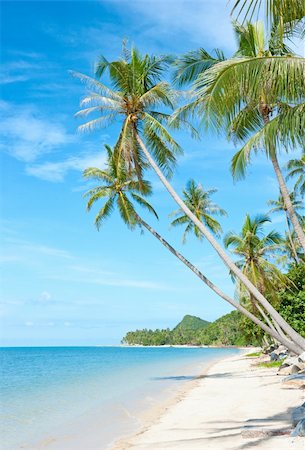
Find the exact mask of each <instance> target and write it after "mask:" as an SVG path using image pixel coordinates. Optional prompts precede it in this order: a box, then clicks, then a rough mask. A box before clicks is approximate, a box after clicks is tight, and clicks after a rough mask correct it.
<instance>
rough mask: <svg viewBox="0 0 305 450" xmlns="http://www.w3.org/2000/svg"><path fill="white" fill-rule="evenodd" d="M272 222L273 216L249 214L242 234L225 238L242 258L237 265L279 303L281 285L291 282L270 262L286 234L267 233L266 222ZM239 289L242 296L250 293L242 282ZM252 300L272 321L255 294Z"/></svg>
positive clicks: (225, 242)
mask: <svg viewBox="0 0 305 450" xmlns="http://www.w3.org/2000/svg"><path fill="white" fill-rule="evenodd" d="M268 222H270V219H269V217H267V216H264V215H258V216H256V217H254V218H253V219H252V218H251V217H250V216H249V214H247V215H246V218H245V222H244V225H243V227H242V231H241V233H239V234H236V233H234V232H229V233H227V234H226V236H225V237H224V244H225V247H226V248H230V249H231V251H232V253H234V254H235V255H238V257H239V258H240V259H239V260H238V261H236V265H237V266H238V267H239V268H240V269H241V270H242V271H243V273H244V274H245V275H246V276H247V277H248V278H249V279H250V280H251V281H252V282H253V283H255V284H256V285H257V286H259V289H260V291H261V292H262V293H263V294H264V295H268V296H269V298H272V300H273V302H274V303H275V304H276V303H277V302H278V296H277V292H278V290H279V288H280V287H281V286H282V287H285V286H286V285H287V277H285V276H284V275H283V274H282V273H281V272H280V271H279V270H278V268H277V267H276V266H275V265H274V264H272V263H271V262H270V259H271V257H274V256H275V254H277V253H278V252H279V245H280V244H281V242H282V237H281V236H280V234H279V233H277V232H276V231H274V230H272V231H270V232H269V233H268V234H265V233H264V225H266V223H268ZM238 291H239V294H240V297H244V296H245V295H247V294H248V293H247V292H245V289H244V286H243V285H241V284H240V283H238ZM249 299H250V301H251V303H252V305H253V306H254V307H255V308H256V309H258V310H259V312H260V313H261V314H262V316H263V317H264V318H265V319H266V320H268V319H267V316H266V315H265V314H264V312H263V311H262V310H261V308H260V307H259V305H257V302H256V300H255V298H253V296H252V295H251V294H250V296H249ZM275 325H276V324H275Z"/></svg>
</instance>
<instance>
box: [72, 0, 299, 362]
mask: <svg viewBox="0 0 305 450" xmlns="http://www.w3.org/2000/svg"><path fill="white" fill-rule="evenodd" d="M261 3H262V1H254V0H249V1H245V0H243V1H242V2H240V0H236V1H235V5H234V10H235V11H239V13H241V14H244V15H245V16H246V18H247V15H249V14H251V15H253V14H254V13H255V11H256V9H255V8H256V7H257V6H258V5H260V4H261ZM265 3H266V11H267V13H268V14H267V18H268V20H267V24H268V25H267V31H264V27H263V25H262V23H260V22H255V23H250V22H246V21H244V22H243V23H242V24H239V23H237V22H236V21H235V22H233V26H234V29H235V33H236V37H237V42H238V50H237V52H236V53H235V54H234V55H233V56H231V57H230V58H227V59H226V58H225V57H224V54H223V52H222V51H220V50H216V51H215V55H214V56H212V55H210V54H209V53H208V52H207V51H206V50H204V49H200V50H198V51H193V52H190V53H188V54H186V55H183V56H182V57H179V58H177V59H173V58H172V57H168V56H162V57H157V56H150V55H144V56H143V55H141V54H140V53H139V52H138V51H137V50H136V48H132V49H131V50H128V49H127V48H126V46H125V45H124V46H123V54H122V57H121V58H120V59H118V60H116V61H111V62H109V61H107V60H106V58H104V57H101V58H100V60H99V62H98V64H97V67H96V78H92V77H89V76H87V75H83V74H80V73H76V72H73V73H72V74H73V75H74V76H75V77H77V78H79V79H80V80H81V81H83V82H84V83H85V84H86V86H87V87H88V88H89V89H90V92H89V93H88V95H87V96H86V97H85V98H84V99H83V100H82V102H81V107H82V109H81V111H80V112H79V113H77V115H78V116H81V117H86V116H87V115H89V114H95V116H94V118H93V119H92V120H90V121H88V122H86V123H85V124H83V125H81V126H80V130H82V131H90V130H93V129H95V128H96V127H100V126H110V125H111V124H112V123H113V122H115V121H116V122H117V121H119V122H120V123H121V131H120V133H119V136H118V138H117V141H116V143H115V145H114V146H113V148H111V147H109V146H107V147H106V150H107V155H108V164H107V167H106V169H104V170H101V169H97V168H88V169H87V170H85V173H84V175H85V177H86V178H90V179H95V180H96V181H97V182H98V183H99V184H98V185H97V186H96V187H95V188H93V189H91V190H90V191H89V192H88V193H87V195H88V196H89V201H88V209H90V208H91V207H92V205H93V204H94V203H95V202H96V201H97V200H100V199H104V203H103V206H102V207H101V208H100V210H99V212H98V214H97V216H96V220H95V221H96V225H97V226H98V227H100V225H101V224H102V223H103V221H104V219H106V218H108V217H109V215H110V214H111V212H112V211H113V209H114V207H115V206H116V207H117V208H118V210H119V212H120V215H121V217H122V219H123V221H124V222H125V223H126V224H127V226H128V227H129V228H131V229H133V228H135V227H138V226H140V227H141V228H143V227H144V228H145V229H147V230H148V231H149V232H151V233H152V235H153V236H154V237H156V238H157V239H158V240H159V241H160V242H161V243H162V244H163V245H164V246H165V247H166V248H167V249H168V250H169V251H170V252H171V253H173V254H174V255H175V256H176V257H178V258H179V259H180V260H181V261H182V262H183V263H184V264H186V266H187V267H189V268H190V269H191V270H192V271H193V272H194V273H195V274H196V275H197V276H198V277H199V278H200V279H201V280H202V281H203V282H204V283H206V284H207V285H208V286H209V287H210V288H211V289H212V290H214V292H216V293H217V294H218V295H220V296H221V297H222V298H223V299H224V300H226V301H228V302H229V303H230V304H232V305H233V306H234V307H236V308H237V309H238V310H240V311H241V312H242V313H243V314H245V315H246V316H247V317H248V318H250V319H251V320H252V321H253V322H254V323H256V324H257V325H259V326H260V327H261V328H262V329H263V330H264V331H265V332H266V333H268V334H269V335H270V336H272V337H273V338H274V339H276V340H277V341H279V342H281V343H283V344H284V345H286V346H287V347H288V348H289V349H290V350H291V351H293V352H295V353H301V352H302V351H304V350H305V339H304V338H303V337H302V336H301V335H300V334H299V333H297V332H296V331H295V330H294V329H293V328H292V327H291V326H290V325H289V324H288V323H287V322H286V321H285V320H284V319H283V317H281V315H280V314H279V313H278V311H277V309H276V306H277V305H276V301H277V300H276V293H277V291H278V289H277V288H276V284H277V285H278V283H281V284H285V283H286V282H287V280H286V277H285V276H284V275H283V274H282V273H281V272H280V270H279V269H278V268H277V266H276V265H274V264H273V263H272V262H271V257H272V256H274V252H278V253H280V252H281V251H282V253H285V252H283V250H280V247H281V244H282V238H281V236H279V234H278V233H277V232H275V231H271V232H269V233H268V234H264V233H263V226H264V224H265V223H266V222H267V221H268V220H269V218H268V217H266V216H258V217H256V218H251V217H250V216H247V217H246V220H245V224H244V226H243V229H242V232H241V234H240V235H237V234H234V233H229V234H227V235H226V236H225V239H224V243H225V246H226V247H228V248H231V249H233V253H235V254H237V255H238V256H239V258H240V259H239V261H237V263H235V262H233V260H232V259H231V258H230V257H229V256H228V255H227V253H226V252H225V250H224V248H223V247H222V246H221V244H220V243H219V241H218V240H217V238H218V237H219V235H220V233H221V231H222V230H221V226H220V224H219V222H218V221H217V219H216V218H215V216H217V215H219V216H221V215H225V214H226V213H225V211H224V210H223V209H221V208H220V207H218V206H217V205H216V204H214V203H213V202H212V201H211V198H210V197H211V195H212V194H213V192H214V190H210V191H205V190H204V189H203V188H202V186H201V185H200V184H197V183H196V182H195V181H194V180H190V181H189V183H188V184H187V186H186V188H185V190H184V192H183V196H182V197H180V196H179V195H178V194H177V192H176V191H175V190H174V188H173V187H172V185H171V184H170V182H169V179H170V176H171V174H172V173H173V170H174V168H175V165H176V162H177V157H178V156H179V154H181V152H182V149H181V147H180V145H179V144H178V143H177V142H176V140H175V139H174V138H173V136H172V135H171V133H170V130H171V129H176V128H179V129H180V128H183V129H187V130H189V131H190V132H191V134H192V135H193V136H194V137H196V136H197V134H198V133H197V130H196V129H195V127H194V126H193V124H192V122H194V121H195V122H196V125H197V124H198V125H199V129H200V130H201V129H202V128H205V127H207V128H212V129H213V130H214V131H215V132H224V133H225V134H226V136H227V137H228V139H231V138H234V140H235V142H236V143H237V144H238V143H240V144H241V148H240V150H239V151H238V152H237V153H236V155H235V156H234V157H233V159H232V165H231V169H232V174H233V176H234V177H236V178H238V177H241V176H244V175H245V171H246V166H247V164H248V163H249V162H250V157H251V156H252V153H255V152H257V151H258V150H263V151H265V152H266V155H267V157H268V158H269V159H270V161H271V163H272V165H273V168H274V171H275V174H276V177H277V180H278V183H279V190H280V198H279V200H278V201H276V202H273V203H272V204H271V206H273V210H279V209H281V210H283V211H284V212H285V214H286V216H287V224H288V228H287V239H288V241H289V246H290V248H291V255H292V260H294V261H295V262H296V263H297V264H302V263H303V260H304V251H305V233H304V221H303V220H302V217H301V216H300V214H299V212H300V208H302V203H301V204H299V203H296V202H299V200H298V198H297V195H298V194H300V195H301V196H302V195H304V190H305V173H304V167H305V166H304V156H303V157H302V158H301V159H300V160H292V161H290V163H289V164H288V169H289V173H288V177H289V176H290V177H297V181H296V190H295V192H294V193H291V192H289V190H288V187H287V185H286V181H285V177H284V175H283V173H282V170H281V168H280V165H279V162H278V153H279V151H280V150H282V149H283V150H284V151H287V152H288V151H290V150H291V149H292V148H294V147H299V148H301V149H302V151H304V148H305V114H304V112H305V59H304V58H301V57H299V56H296V55H294V54H293V53H292V51H291V50H290V49H289V48H288V46H287V45H286V44H285V41H284V38H285V37H287V36H290V35H291V34H292V33H294V34H296V33H299V34H300V35H302V36H304V23H305V22H304V17H305V3H304V2H303V1H300V0H286V1H285V2H279V0H273V1H272V0H266V1H265ZM279 3H280V4H281V5H280V6H281V7H280V6H279ZM283 3H285V5H286V6H285V8H283V7H282V6H283ZM246 4H247V8H245V5H246ZM255 5H256V6H255ZM169 70H172V71H173V72H174V82H173V84H174V86H179V87H181V86H183V85H187V91H186V92H184V93H183V96H182V95H181V92H179V91H178V90H177V89H176V88H174V87H173V86H172V85H171V84H170V83H168V82H167V81H164V80H165V77H167V78H168V71H169ZM105 72H108V76H109V78H110V81H111V84H110V86H106V85H105V84H103V83H102V82H101V79H102V77H103V76H104V75H105ZM182 97H183V98H185V97H186V98H187V101H186V103H185V104H183V105H182V106H180V107H178V108H177V104H178V105H179V102H180V105H181V102H182V101H183V100H181V98H182ZM149 168H150V169H153V170H154V171H155V173H156V174H157V176H158V177H159V179H160V180H161V182H162V183H163V185H164V187H165V188H166V189H167V191H168V193H169V194H170V195H171V196H172V197H173V199H174V201H175V202H176V203H177V205H178V207H179V209H178V211H176V212H175V213H174V215H175V219H174V220H173V222H172V224H173V225H174V226H176V225H183V226H184V227H185V231H184V240H185V238H186V236H187V234H188V233H189V232H194V234H195V236H196V237H197V238H199V239H202V238H203V237H204V238H205V239H206V240H207V241H208V242H209V243H210V244H211V245H212V246H213V248H214V249H215V251H216V253H217V254H218V255H219V256H220V258H221V259H222V260H223V262H224V264H225V265H226V266H227V267H228V269H229V270H230V273H231V275H232V277H233V278H234V279H235V280H236V283H237V289H238V291H239V293H240V300H242V298H246V299H247V301H248V303H249V304H248V303H247V302H245V301H244V302H243V301H240V302H236V301H235V300H233V299H231V298H230V297H229V296H227V295H226V294H225V293H223V292H222V291H221V290H220V289H219V288H218V287H217V286H215V285H214V284H213V283H212V282H211V281H210V280H208V279H207V278H206V277H205V275H204V274H202V273H201V272H200V271H199V270H198V269H197V268H196V267H195V266H194V265H192V264H191V263H190V262H189V261H188V260H187V259H186V258H184V256H183V255H181V254H180V253H179V252H177V251H176V250H175V249H174V248H173V247H172V246H171V245H170V244H169V243H168V242H167V241H166V240H165V239H163V238H162V237H161V236H160V235H159V234H158V233H157V232H156V231H155V230H154V229H153V228H152V227H151V226H150V225H149V224H147V223H146V222H145V221H144V220H143V218H142V217H141V216H140V213H139V212H138V210H137V209H136V206H135V204H137V205H139V206H140V207H143V208H145V209H146V210H148V211H149V212H151V213H152V214H153V215H154V216H156V217H157V213H156V211H155V210H154V208H153V207H152V206H151V205H150V204H149V203H148V201H147V200H146V197H147V196H149V195H150V194H151V192H152V188H151V185H150V183H149V182H148V181H147V180H145V179H144V176H145V173H146V172H147V170H148V169H149ZM298 210H299V211H298ZM287 244H288V242H287ZM281 248H282V249H283V247H281ZM267 294H268V295H267ZM270 294H271V296H270ZM249 305H250V306H249ZM251 305H252V306H251Z"/></svg>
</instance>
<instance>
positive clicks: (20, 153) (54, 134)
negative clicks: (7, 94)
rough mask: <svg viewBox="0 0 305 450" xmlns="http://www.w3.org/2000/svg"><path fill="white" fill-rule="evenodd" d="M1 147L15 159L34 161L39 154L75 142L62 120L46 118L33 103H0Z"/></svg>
mask: <svg viewBox="0 0 305 450" xmlns="http://www.w3.org/2000/svg"><path fill="white" fill-rule="evenodd" d="M0 110H1V113H2V114H1V115H2V117H1V122H0V132H1V134H2V139H3V141H2V143H1V145H0V148H2V150H3V151H6V152H8V153H9V154H11V155H12V156H14V157H15V158H17V159H19V160H22V161H25V162H31V161H35V160H36V159H37V158H38V157H39V156H41V155H44V154H46V153H50V152H52V151H54V150H56V149H58V148H59V147H61V146H63V145H66V144H70V143H72V142H75V141H76V136H75V135H72V134H68V133H67V131H66V130H65V128H64V126H63V125H62V124H61V123H58V122H55V121H54V120H50V119H46V118H43V117H41V115H40V114H39V113H38V112H37V111H36V110H35V109H33V108H32V107H30V106H26V105H25V106H23V107H15V106H14V105H11V104H9V103H5V102H1V104H0Z"/></svg>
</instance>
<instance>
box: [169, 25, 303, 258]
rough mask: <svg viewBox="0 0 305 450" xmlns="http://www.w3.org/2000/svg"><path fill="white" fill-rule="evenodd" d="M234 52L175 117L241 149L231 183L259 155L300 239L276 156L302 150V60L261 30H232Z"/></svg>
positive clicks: (203, 78)
mask: <svg viewBox="0 0 305 450" xmlns="http://www.w3.org/2000/svg"><path fill="white" fill-rule="evenodd" d="M234 28H235V32H236V37H237V41H238V44H239V47H238V51H237V52H236V54H235V55H233V58H231V59H228V60H225V61H221V62H219V63H217V64H214V65H213V66H211V67H210V68H208V69H206V70H205V71H204V72H202V73H201V74H200V75H198V77H197V79H196V80H195V82H194V96H195V97H194V99H193V100H192V101H191V102H190V103H189V104H188V105H186V106H184V107H182V108H180V109H179V110H178V111H177V113H176V117H180V118H184V119H185V117H186V116H187V115H189V114H193V115H194V114H195V113H197V114H199V115H200V116H201V117H202V118H203V120H204V121H205V122H206V124H207V126H209V127H211V128H213V129H216V130H217V131H218V132H220V131H225V133H226V134H227V136H228V138H232V137H233V138H234V140H235V141H237V142H238V141H239V142H241V143H243V146H242V148H241V149H240V150H239V151H238V152H237V153H236V155H235V156H234V157H233V160H232V166H231V168H232V173H233V176H234V177H235V178H242V177H244V176H245V171H246V166H247V164H248V163H249V162H250V158H251V155H252V154H253V153H254V152H257V151H259V150H263V151H265V152H266V155H267V157H268V158H269V159H270V161H271V162H272V165H273V169H274V171H275V174H276V177H277V180H278V183H279V188H280V191H281V194H282V196H283V198H284V201H285V204H286V207H287V211H288V214H289V216H290V220H291V222H292V224H293V227H294V229H295V232H296V235H297V238H298V240H299V242H300V244H301V245H302V247H303V248H304V250H305V233H304V231H303V230H302V227H301V225H300V223H299V221H298V218H297V216H296V214H295V211H294V209H293V205H292V203H291V201H290V197H289V191H288V189H287V186H286V183H285V179H284V177H283V174H282V171H281V168H280V166H279V162H278V151H279V148H280V147H282V148H284V149H285V150H286V151H288V150H289V149H293V148H294V147H296V146H297V145H300V146H301V147H302V148H304V146H305V59H304V58H300V57H297V56H295V55H293V54H291V53H289V49H288V48H287V47H286V46H285V45H284V44H282V43H281V42H279V41H278V39H277V33H276V31H274V34H273V35H271V37H270V39H269V41H268V42H267V40H266V39H265V36H264V29H263V25H262V24H261V23H260V22H257V23H256V24H253V25H252V24H247V25H246V26H242V25H238V24H235V25H234Z"/></svg>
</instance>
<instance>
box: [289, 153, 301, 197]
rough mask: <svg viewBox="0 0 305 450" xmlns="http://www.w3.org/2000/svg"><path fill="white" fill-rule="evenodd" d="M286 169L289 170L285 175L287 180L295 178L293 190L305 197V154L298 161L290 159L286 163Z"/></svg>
mask: <svg viewBox="0 0 305 450" xmlns="http://www.w3.org/2000/svg"><path fill="white" fill-rule="evenodd" d="M287 169H288V170H289V172H288V174H287V177H286V178H287V180H288V179H289V178H294V177H297V181H296V182H295V185H294V190H295V191H297V192H298V191H299V192H300V194H301V195H302V197H304V195H305V153H303V155H302V156H301V158H300V159H291V160H290V161H289V162H288V163H287Z"/></svg>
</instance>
